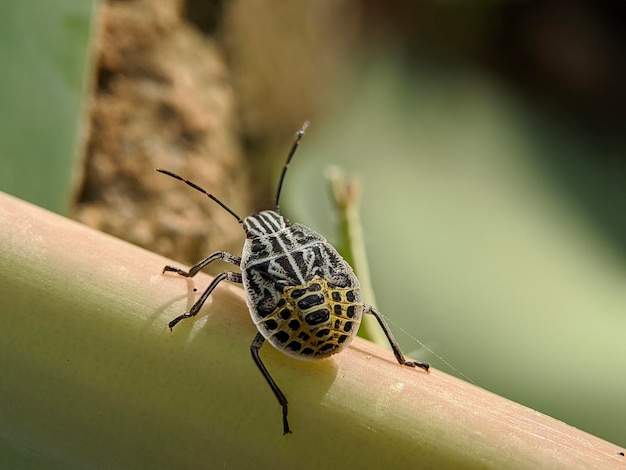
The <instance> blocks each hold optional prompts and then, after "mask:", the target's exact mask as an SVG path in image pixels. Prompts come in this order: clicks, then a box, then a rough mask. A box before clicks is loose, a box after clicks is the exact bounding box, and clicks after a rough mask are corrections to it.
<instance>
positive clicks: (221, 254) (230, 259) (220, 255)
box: [163, 251, 241, 282]
mask: <svg viewBox="0 0 626 470" xmlns="http://www.w3.org/2000/svg"><path fill="white" fill-rule="evenodd" d="M218 259H221V260H223V261H226V262H227V263H230V264H234V265H236V266H241V258H240V257H239V256H235V255H233V254H231V253H228V252H227V251H218V252H216V253H213V254H212V255H211V256H209V257H208V258H204V259H203V260H202V261H199V262H198V263H196V264H194V265H193V266H192V267H191V268H189V271H185V270H183V269H180V268H177V267H176V266H170V265H167V266H165V267H164V268H163V272H164V273H165V272H174V273H176V274H180V275H181V276H184V277H194V276H195V275H196V274H198V273H199V272H200V271H201V270H202V269H204V268H206V267H207V266H208V265H209V264H211V263H212V262H213V261H217V260H218ZM239 282H241V281H239Z"/></svg>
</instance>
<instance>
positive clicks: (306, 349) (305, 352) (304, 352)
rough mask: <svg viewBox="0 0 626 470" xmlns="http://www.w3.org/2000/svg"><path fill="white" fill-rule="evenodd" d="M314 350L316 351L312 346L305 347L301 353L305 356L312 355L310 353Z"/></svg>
mask: <svg viewBox="0 0 626 470" xmlns="http://www.w3.org/2000/svg"><path fill="white" fill-rule="evenodd" d="M314 352H315V351H313V350H312V349H311V348H304V349H303V350H302V353H301V354H302V355H303V356H310V355H312V354H313V353H314Z"/></svg>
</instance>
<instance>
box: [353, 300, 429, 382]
mask: <svg viewBox="0 0 626 470" xmlns="http://www.w3.org/2000/svg"><path fill="white" fill-rule="evenodd" d="M363 313H369V314H371V315H374V317H375V318H376V320H378V324H379V325H380V327H381V328H382V329H383V331H384V332H385V336H386V337H387V340H388V341H389V344H390V345H391V349H393V354H394V356H396V359H397V360H398V362H399V363H400V364H402V365H404V366H409V367H419V368H421V369H424V370H425V371H426V372H428V369H429V368H430V366H429V365H428V364H426V363H425V362H417V361H407V360H406V359H405V357H404V355H403V354H402V351H400V346H399V345H398V342H397V341H396V339H395V338H394V337H393V334H392V333H391V329H390V328H389V325H387V322H386V321H385V319H384V318H383V316H382V315H381V314H380V312H379V311H377V310H376V309H375V308H374V307H372V306H371V305H366V306H365V310H364V312H363Z"/></svg>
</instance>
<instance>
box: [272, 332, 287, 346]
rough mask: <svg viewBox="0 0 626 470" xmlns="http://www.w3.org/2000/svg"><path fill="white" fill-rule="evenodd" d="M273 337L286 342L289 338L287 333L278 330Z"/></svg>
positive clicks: (280, 341)
mask: <svg viewBox="0 0 626 470" xmlns="http://www.w3.org/2000/svg"><path fill="white" fill-rule="evenodd" d="M274 338H276V339H277V340H278V342H279V343H286V342H287V340H288V339H289V334H288V333H287V332H286V331H278V332H277V333H276V334H275V335H274Z"/></svg>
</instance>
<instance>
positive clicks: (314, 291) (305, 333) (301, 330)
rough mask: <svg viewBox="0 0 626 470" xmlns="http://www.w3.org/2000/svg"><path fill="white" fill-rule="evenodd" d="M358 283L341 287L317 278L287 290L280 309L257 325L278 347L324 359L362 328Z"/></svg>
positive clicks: (308, 357)
mask: <svg viewBox="0 0 626 470" xmlns="http://www.w3.org/2000/svg"><path fill="white" fill-rule="evenodd" d="M358 297H360V296H359V292H358V286H357V287H356V288H355V287H347V288H345V287H344V288H341V287H336V286H333V285H332V284H329V282H328V281H327V280H325V279H323V278H321V277H315V278H313V279H311V280H310V281H309V282H307V283H306V284H303V285H300V286H292V287H287V288H285V289H284V290H283V293H282V295H281V296H280V299H279V300H278V303H277V304H276V309H275V310H274V311H273V312H272V313H271V314H270V315H267V316H266V317H264V318H262V319H260V321H259V322H258V324H257V327H258V328H259V331H261V332H262V333H263V335H264V336H265V337H266V339H267V340H268V341H269V342H270V343H271V344H272V345H273V346H274V347H276V348H277V349H279V350H281V351H283V352H285V353H286V354H289V355H291V356H295V357H297V358H299V359H322V358H324V357H328V356H331V355H333V354H336V353H338V352H339V351H341V350H342V349H343V348H345V347H346V346H347V345H348V344H350V341H351V340H352V338H353V337H354V335H355V334H356V333H357V331H358V330H359V325H360V323H361V316H362V314H363V305H362V304H361V303H355V300H356V299H357V298H358Z"/></svg>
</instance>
